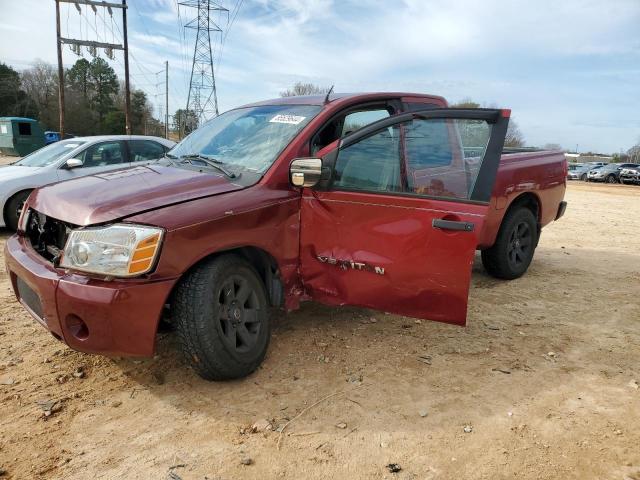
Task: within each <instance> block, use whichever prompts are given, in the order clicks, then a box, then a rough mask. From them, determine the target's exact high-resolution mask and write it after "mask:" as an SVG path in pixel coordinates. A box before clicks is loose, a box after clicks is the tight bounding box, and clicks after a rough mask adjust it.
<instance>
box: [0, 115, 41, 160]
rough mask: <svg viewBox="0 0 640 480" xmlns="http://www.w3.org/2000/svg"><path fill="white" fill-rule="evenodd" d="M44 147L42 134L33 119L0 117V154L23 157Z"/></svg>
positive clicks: (38, 125)
mask: <svg viewBox="0 0 640 480" xmlns="http://www.w3.org/2000/svg"><path fill="white" fill-rule="evenodd" d="M42 147H44V132H43V131H42V128H40V124H39V123H38V121H37V120H34V119H33V118H21V117H0V153H2V154H3V155H14V156H18V157H24V156H25V155H29V154H30V153H31V152H34V151H36V150H38V149H39V148H42Z"/></svg>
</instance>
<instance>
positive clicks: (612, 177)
mask: <svg viewBox="0 0 640 480" xmlns="http://www.w3.org/2000/svg"><path fill="white" fill-rule="evenodd" d="M606 182H607V183H618V182H617V181H616V176H615V175H609V176H608V177H607V179H606Z"/></svg>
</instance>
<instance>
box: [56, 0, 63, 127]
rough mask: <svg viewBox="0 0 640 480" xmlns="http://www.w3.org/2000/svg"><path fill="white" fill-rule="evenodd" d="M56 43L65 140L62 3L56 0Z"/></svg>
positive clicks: (59, 93)
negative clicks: (61, 27)
mask: <svg viewBox="0 0 640 480" xmlns="http://www.w3.org/2000/svg"><path fill="white" fill-rule="evenodd" d="M56 43H57V48H58V108H59V118H60V138H64V66H63V65H62V42H61V41H60V1H59V0H56Z"/></svg>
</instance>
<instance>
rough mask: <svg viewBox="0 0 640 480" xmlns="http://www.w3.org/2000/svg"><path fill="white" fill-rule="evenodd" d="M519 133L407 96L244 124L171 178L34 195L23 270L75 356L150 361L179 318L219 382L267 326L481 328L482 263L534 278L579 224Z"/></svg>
mask: <svg viewBox="0 0 640 480" xmlns="http://www.w3.org/2000/svg"><path fill="white" fill-rule="evenodd" d="M509 115H510V112H509V110H499V109H451V108H447V104H446V102H445V100H444V99H443V98H441V97H436V96H429V95H418V94H405V93H373V94H358V95H333V96H326V97H325V96H313V97H291V98H281V99H277V100H270V101H265V102H261V103H255V104H252V105H247V106H244V107H240V108H237V109H234V110H231V111H228V112H226V113H224V114H222V115H220V116H219V117H216V118H215V119H213V120H211V121H210V122H208V123H206V124H205V125H203V126H202V127H200V128H199V129H197V130H196V131H194V132H193V133H191V135H189V136H188V137H187V138H185V139H184V140H183V141H182V142H180V143H179V144H178V145H177V146H176V147H175V148H174V149H172V150H171V151H170V152H169V154H168V155H167V157H166V158H164V159H161V160H159V161H157V162H152V163H150V164H148V165H146V166H138V167H135V168H129V169H123V170H118V171H111V172H107V173H103V174H96V175H92V176H88V177H82V178H79V179H75V180H70V181H66V182H61V183H57V184H53V185H49V186H45V187H43V188H40V189H37V190H35V191H34V192H33V193H32V194H31V196H30V197H29V199H28V200H27V202H26V204H25V207H24V209H23V212H22V215H21V218H20V222H19V228H18V232H17V234H16V235H14V236H12V237H11V238H9V239H8V240H7V242H6V247H5V258H6V266H7V270H8V272H9V275H10V278H11V282H12V285H13V288H14V290H15V293H16V296H17V298H18V300H19V301H20V302H21V303H22V304H23V305H24V307H25V308H26V309H27V310H28V311H29V312H30V313H31V314H32V315H33V316H34V317H35V319H36V320H37V321H39V322H40V323H41V324H42V325H43V326H44V327H46V328H47V329H48V330H49V331H50V332H51V333H52V334H53V335H54V336H55V337H56V338H58V339H59V340H62V341H64V342H66V343H67V344H68V345H69V346H71V347H72V348H74V349H77V350H80V351H83V352H91V353H100V354H105V355H128V356H150V355H152V354H153V351H154V344H155V337H156V331H157V328H158V324H159V321H160V319H161V317H163V316H164V317H166V318H169V320H170V322H171V323H172V324H174V325H175V328H176V330H177V334H178V339H179V343H180V345H181V348H182V349H183V350H184V353H185V355H186V358H187V360H188V361H189V363H190V364H191V365H192V366H193V368H194V369H195V370H196V371H197V372H198V373H199V374H200V375H201V376H202V377H204V378H206V379H214V380H219V379H228V378H237V377H241V376H244V375H247V374H249V373H250V372H252V371H253V370H254V369H256V368H257V367H258V365H260V363H261V362H262V361H263V359H264V357H265V354H266V350H267V346H268V343H269V337H270V322H269V310H270V307H282V308H284V309H286V310H293V309H296V308H297V307H298V305H299V303H300V301H304V300H315V301H318V302H322V303H325V304H329V305H359V306H363V307H369V308H373V309H378V310H383V311H386V312H394V313H397V314H401V315H408V316H412V317H419V318H425V319H431V320H436V321H441V322H448V323H453V324H458V325H464V324H465V322H466V311H467V296H468V291H469V283H470V275H471V265H472V262H473V258H474V253H475V251H476V249H480V250H481V251H482V260H483V263H484V266H485V267H486V269H487V271H488V272H489V273H490V274H491V275H494V276H496V277H499V278H505V279H512V278H517V277H519V276H520V275H522V274H523V273H524V272H525V271H526V270H527V268H528V266H529V264H530V262H531V259H532V257H533V253H534V250H535V247H536V245H537V241H538V237H539V235H540V230H541V228H542V227H543V226H544V225H546V224H548V223H550V222H552V221H554V220H556V219H558V218H559V217H560V216H562V214H563V213H564V210H565V207H566V203H565V202H564V201H563V197H564V192H565V187H566V183H565V181H566V180H565V179H566V169H567V166H566V162H565V160H564V156H563V155H562V154H561V153H560V152H527V153H515V154H505V155H503V144H504V138H505V134H506V131H507V126H508V121H509ZM80 168H81V167H80Z"/></svg>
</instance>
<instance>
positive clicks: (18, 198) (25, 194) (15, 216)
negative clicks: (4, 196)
mask: <svg viewBox="0 0 640 480" xmlns="http://www.w3.org/2000/svg"><path fill="white" fill-rule="evenodd" d="M30 194H31V190H23V191H22V192H18V193H16V194H15V195H14V196H13V197H11V198H10V199H9V201H8V202H7V206H6V208H5V223H6V225H7V227H8V228H10V229H11V230H13V231H14V232H15V231H16V230H17V229H18V222H19V221H20V215H21V214H22V208H23V207H24V203H25V202H26V201H27V198H29V195H30Z"/></svg>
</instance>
